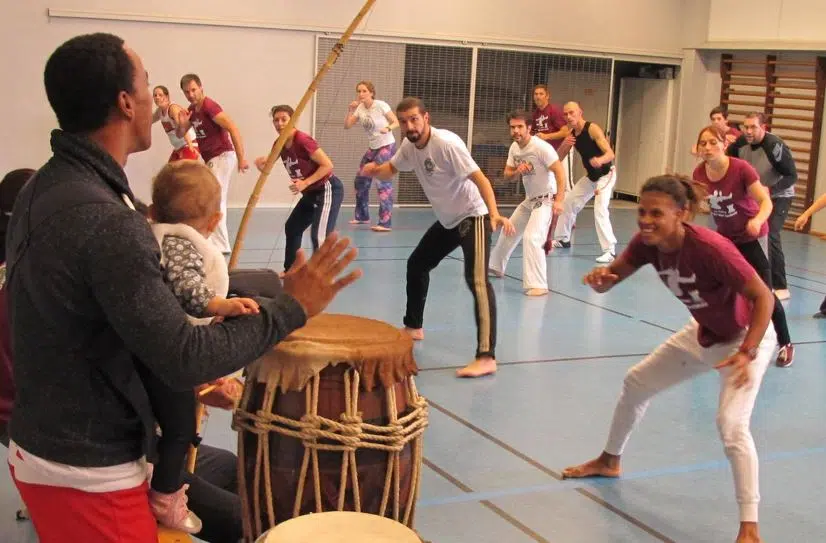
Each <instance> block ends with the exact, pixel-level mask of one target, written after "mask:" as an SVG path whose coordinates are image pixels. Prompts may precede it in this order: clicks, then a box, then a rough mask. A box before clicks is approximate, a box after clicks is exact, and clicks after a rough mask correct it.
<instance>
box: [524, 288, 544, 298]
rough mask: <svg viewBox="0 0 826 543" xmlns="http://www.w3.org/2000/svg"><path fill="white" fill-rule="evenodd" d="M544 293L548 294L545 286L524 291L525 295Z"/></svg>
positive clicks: (541, 294)
mask: <svg viewBox="0 0 826 543" xmlns="http://www.w3.org/2000/svg"><path fill="white" fill-rule="evenodd" d="M546 294H548V289H546V288H529V289H528V290H526V291H525V296H545V295H546Z"/></svg>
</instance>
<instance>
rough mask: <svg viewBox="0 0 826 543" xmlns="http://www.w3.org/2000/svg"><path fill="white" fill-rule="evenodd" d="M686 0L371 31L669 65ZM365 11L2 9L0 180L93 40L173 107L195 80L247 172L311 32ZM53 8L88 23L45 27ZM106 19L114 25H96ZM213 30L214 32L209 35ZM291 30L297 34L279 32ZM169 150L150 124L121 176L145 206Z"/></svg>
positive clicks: (437, 1) (549, 4) (32, 155)
mask: <svg viewBox="0 0 826 543" xmlns="http://www.w3.org/2000/svg"><path fill="white" fill-rule="evenodd" d="M684 1H685V0H627V1H626V2H604V1H603V0H580V1H578V2H574V3H571V2H567V1H563V0H552V1H542V0H512V1H510V2H500V1H493V0H451V1H450V2H444V1H443V0H420V1H418V2H401V1H400V0H378V1H377V2H376V5H375V7H374V9H373V12H372V13H371V14H370V15H369V17H368V19H367V20H366V32H367V33H373V34H379V35H381V34H383V35H398V36H409V37H417V36H418V37H422V36H427V37H429V38H437V37H442V38H445V39H447V38H450V39H458V38H465V39H468V40H477V41H480V42H481V41H487V42H491V43H493V42H503V43H515V42H521V43H529V42H530V43H534V44H537V45H538V44H542V45H543V46H547V47H554V48H559V49H566V50H571V51H601V52H609V53H618V54H624V55H647V56H653V57H656V56H670V57H672V58H673V57H676V56H678V55H679V54H680V28H681V21H680V13H679V11H680V10H679V8H680V6H681V5H682V4H683V3H684ZM361 5H362V1H361V0H302V1H296V0H243V1H238V2H226V1H218V0H197V1H196V0H176V1H175V2H169V1H168V0H144V1H142V2H140V3H135V2H131V1H127V0H109V1H108V2H106V3H104V2H101V1H97V0H52V1H51V2H46V1H45V0H27V1H26V2H17V1H15V0H0V12H1V13H2V20H0V36H2V38H0V39H1V40H2V41H1V42H0V77H2V80H3V82H4V84H3V91H2V92H3V95H2V97H3V100H2V103H3V104H4V106H5V107H4V121H5V122H4V123H3V126H4V130H5V134H4V135H5V137H4V140H5V142H4V152H3V153H2V155H0V172H3V171H7V170H9V169H12V168H17V167H24V166H30V167H38V166H39V165H41V164H42V163H43V162H44V161H45V160H46V159H47V158H48V156H49V155H50V150H49V145H48V139H49V137H48V134H49V131H50V130H51V129H52V128H54V127H55V126H56V122H55V119H54V116H53V114H52V112H51V109H50V108H49V105H48V102H47V100H46V96H45V92H44V90H43V82H42V73H43V67H44V65H45V62H46V59H47V58H48V56H49V54H50V53H51V52H52V51H53V50H54V49H55V47H57V46H58V45H59V44H60V43H62V42H63V41H65V40H66V39H68V38H70V37H72V36H74V35H77V34H81V33H87V32H94V31H107V32H112V33H115V34H118V35H120V36H122V37H123V38H124V39H126V41H127V42H128V43H129V44H130V45H131V46H132V47H133V48H134V49H135V50H136V51H137V52H138V53H139V54H140V55H141V56H142V58H143V61H144V64H145V65H146V66H147V68H148V70H149V73H150V80H151V83H152V84H153V85H154V84H164V85H166V86H167V87H169V88H170V91H171V94H172V98H173V99H174V100H176V101H178V102H179V103H183V102H184V98H183V95H182V94H181V93H180V91H179V90H178V85H177V82H178V80H179V78H180V76H181V75H182V74H183V73H186V72H190V71H191V72H196V73H198V74H199V75H200V76H201V78H202V80H203V82H204V89H205V91H206V93H207V94H208V95H209V96H211V97H213V98H214V99H216V100H217V101H218V102H219V103H220V104H221V105H222V106H223V107H224V109H225V110H226V111H227V112H228V113H229V115H230V116H231V117H232V118H233V119H234V120H235V122H236V123H237V124H238V126H239V127H240V130H241V133H242V137H243V139H244V142H245V146H246V148H247V155H248V158H249V159H250V162H252V160H251V159H253V158H254V157H255V156H257V155H261V154H265V153H266V152H267V151H268V150H269V148H270V146H271V145H272V142H273V140H274V137H275V135H274V132H273V129H272V126H271V124H270V122H269V119H268V115H267V113H268V111H269V108H270V106H271V105H273V104H274V103H276V102H286V103H292V104H296V103H297V102H298V100H299V99H300V97H301V95H302V94H303V93H304V91H305V90H306V88H307V86H308V85H309V83H310V81H311V80H312V77H313V75H314V74H315V71H316V68H315V66H316V63H315V33H313V32H308V31H306V29H307V28H308V27H312V28H314V29H325V28H326V29H327V30H329V31H330V32H331V35H334V36H337V35H340V33H341V32H342V31H343V30H344V28H345V27H346V26H347V25H348V24H349V22H350V20H351V19H352V18H353V16H354V15H355V13H356V12H357V11H358V9H359V8H360V7H361ZM50 8H51V9H53V10H55V9H56V10H60V13H62V14H63V15H66V14H71V13H74V14H75V15H77V14H78V13H80V12H84V13H86V14H87V15H89V16H90V17H91V18H87V19H78V18H66V17H51V18H50V17H48V15H47V13H48V10H49V9H50ZM107 13H108V14H110V15H111V20H101V19H100V18H99V17H100V16H101V15H105V14H107ZM515 13H521V14H524V16H515V15H514V14H515ZM559 14H564V17H560V16H559ZM118 19H120V20H118ZM123 19H132V20H130V21H124V20H123ZM209 22H212V23H214V24H212V25H210V24H205V23H209ZM193 23H201V24H193ZM228 25H230V26H228ZM233 25H242V26H233ZM276 26H278V27H279V28H278V29H276V28H275V27H276ZM290 26H294V27H296V28H295V30H285V29H284V28H287V27H290ZM641 28H644V29H645V31H644V32H641V31H640V29H641ZM362 30H364V27H363V28H362ZM344 54H345V55H346V54H347V53H346V51H345V53H344ZM310 113H311V110H310V108H308V109H307V110H306V112H305V114H304V115H303V116H302V118H301V121H300V122H299V128H302V129H305V130H306V129H309V127H310V119H311V115H310ZM169 150H170V148H169V145H168V142H167V140H166V136H165V135H164V134H163V132H162V131H161V129H160V126H158V125H156V127H155V128H154V130H153V146H152V148H151V149H150V150H149V151H147V152H145V153H141V154H139V155H135V156H133V157H132V158H131V159H130V161H129V164H128V166H127V172H128V173H129V176H130V180H131V183H132V185H133V188H134V189H135V192H136V193H137V195H138V196H139V197H141V198H147V197H148V193H149V190H148V187H149V183H150V179H151V176H152V175H153V174H154V173H155V172H156V171H157V169H158V168H159V166H160V165H161V164H162V163H163V162H164V161H165V160H166V157H167V156H168V153H169ZM334 160H335V158H334ZM256 179H257V172H250V173H247V174H244V175H240V176H236V177H235V179H234V181H233V184H232V187H231V189H230V195H229V200H230V205H231V206H243V205H246V202H247V199H248V197H249V194H250V191H251V190H252V187H253V186H254V184H255V181H256ZM285 180H286V176H285V175H284V172H283V169H282V168H274V169H273V173H272V175H271V177H270V180H269V182H268V184H267V187H266V189H265V191H264V193H263V195H262V198H261V200H260V205H272V204H279V203H286V202H290V201H292V198H291V196H290V194H289V192H288V190H287V189H286V183H285Z"/></svg>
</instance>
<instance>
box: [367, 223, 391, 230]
mask: <svg viewBox="0 0 826 543" xmlns="http://www.w3.org/2000/svg"><path fill="white" fill-rule="evenodd" d="M370 230H372V231H373V232H390V231H391V229H390V228H388V227H386V226H381V225H378V224H377V225H375V226H371V227H370Z"/></svg>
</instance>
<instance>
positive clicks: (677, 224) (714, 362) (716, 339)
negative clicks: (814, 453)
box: [563, 175, 776, 543]
mask: <svg viewBox="0 0 826 543" xmlns="http://www.w3.org/2000/svg"><path fill="white" fill-rule="evenodd" d="M700 199H701V194H700V191H699V190H697V188H696V187H695V186H693V184H692V182H691V180H690V179H688V178H684V177H679V176H675V175H663V176H658V177H653V178H651V179H649V180H648V181H647V182H646V183H645V185H643V188H642V192H641V195H640V203H639V212H638V218H637V223H638V226H639V229H640V231H639V232H638V233H637V234H636V235H635V236H634V237H633V239H632V240H631V242H630V243H629V245H628V248H627V249H626V250H625V251H624V252H623V253H622V254H621V255H620V256H619V257H618V258H617V259H616V260H615V261H614V262H612V263H611V264H610V265H609V266H607V267H598V268H594V270H592V271H591V272H590V273H589V274H587V275H586V276H585V277H584V279H583V282H584V283H585V284H587V285H589V286H590V287H591V288H593V289H594V290H595V291H597V292H606V291H608V290H609V289H611V288H612V287H614V285H616V284H617V283H619V282H620V281H622V280H623V279H625V278H626V277H629V276H630V275H631V274H633V273H634V272H635V271H637V270H638V269H639V268H641V267H642V266H644V265H646V264H651V265H652V266H654V268H655V269H656V270H657V273H658V274H659V276H660V279H662V281H663V282H664V283H665V285H666V286H667V287H668V289H669V290H670V291H671V292H672V293H673V294H674V295H675V296H676V297H677V299H679V300H680V301H681V302H683V304H685V306H686V307H687V308H688V310H689V312H690V313H691V315H692V318H691V320H690V321H689V322H688V324H687V325H686V326H685V327H684V328H683V329H682V330H680V331H678V332H677V333H675V334H674V335H672V336H671V337H670V338H669V339H667V340H666V341H665V343H663V344H662V345H660V346H659V347H657V348H656V349H655V350H654V352H652V353H651V354H650V355H648V356H647V357H646V358H645V359H643V360H642V362H640V363H638V364H637V365H635V366H634V367H632V368H631V369H630V370H629V371H628V373H627V374H626V376H625V381H624V383H623V387H622V393H621V395H620V399H619V402H618V404H617V406H616V409H615V411H614V418H613V421H612V423H611V430H610V432H609V435H608V442H607V445H606V447H605V449H604V451H603V452H602V454H601V455H600V456H599V457H598V458H596V459H594V460H591V461H589V462H586V463H585V464H581V465H579V466H574V467H569V468H567V469H565V470H564V471H563V476H564V477H569V478H578V477H591V476H602V477H619V476H620V474H621V469H620V456H621V455H622V452H623V449H624V448H625V445H626V443H627V442H628V439H629V437H630V435H631V432H632V431H633V430H634V428H635V427H636V426H637V424H638V423H639V422H640V421H641V420H642V418H643V415H644V413H645V411H646V408H647V407H648V404H649V402H650V401H651V399H652V398H653V397H654V396H655V395H656V394H658V393H659V392H662V391H664V390H666V389H668V388H671V387H673V386H674V385H677V384H680V383H682V382H684V381H687V380H689V379H693V378H694V377H697V376H699V375H701V374H703V373H706V372H709V371H712V370H714V369H716V370H718V371H719V372H720V396H719V405H718V412H717V427H718V430H719V433H720V438H721V440H722V442H723V448H724V450H725V453H726V456H727V457H728V459H729V462H730V463H731V467H732V471H733V472H734V486H735V490H736V495H737V503H738V504H739V509H740V528H739V533H738V535H737V539H736V541H737V543H757V542H759V541H760V535H759V531H758V524H757V513H758V502H759V500H760V493H759V489H758V461H757V451H756V449H755V446H754V440H753V439H752V435H751V431H750V429H749V423H750V419H751V412H752V409H753V408H754V402H755V399H756V398H757V392H758V390H759V388H760V382H761V380H762V379H763V374H764V373H765V371H766V368H767V367H768V365H769V360H770V358H771V355H772V353H773V351H774V348H775V345H776V337H775V334H774V331H773V330H771V329H769V320H770V316H771V313H772V307H773V306H774V298H773V296H772V293H771V291H770V290H769V288H768V287H767V286H766V284H765V283H764V282H763V280H762V279H761V278H760V276H759V275H758V274H757V273H756V272H755V271H754V269H753V268H752V267H751V265H749V263H748V262H747V261H746V259H745V258H744V257H743V256H742V255H741V254H740V252H739V251H737V250H736V249H735V247H734V245H733V244H732V242H731V241H730V240H728V239H726V238H725V237H723V236H721V235H720V234H718V233H717V232H714V231H713V230H710V229H708V228H705V227H702V226H697V225H693V224H688V221H689V220H690V219H691V217H692V216H693V214H694V212H695V211H696V209H697V206H698V205H699V202H700ZM701 539H702V537H701Z"/></svg>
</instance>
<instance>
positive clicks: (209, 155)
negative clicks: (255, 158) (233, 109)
mask: <svg viewBox="0 0 826 543" xmlns="http://www.w3.org/2000/svg"><path fill="white" fill-rule="evenodd" d="M222 111H224V110H223V109H222V108H221V106H219V105H218V102H216V101H215V100H213V99H212V98H209V97H205V98H204V101H203V103H202V104H201V109H200V110H196V108H195V104H190V105H189V112H190V113H191V116H190V117H189V121H190V123H192V128H193V129H194V130H195V138H196V139H197V140H198V149H199V150H200V151H201V156H202V157H204V162H209V161H210V160H212V159H213V158H215V157H217V156H218V155H220V154H221V153H225V152H227V151H234V150H235V148H234V147H233V146H232V140H231V139H230V137H229V132H227V131H226V130H224V129H223V128H222V127H221V125H219V124H218V123H216V122H215V121H214V120H213V119H214V118H215V117H216V116H217V115H218V114H219V113H221V112H222Z"/></svg>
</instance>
